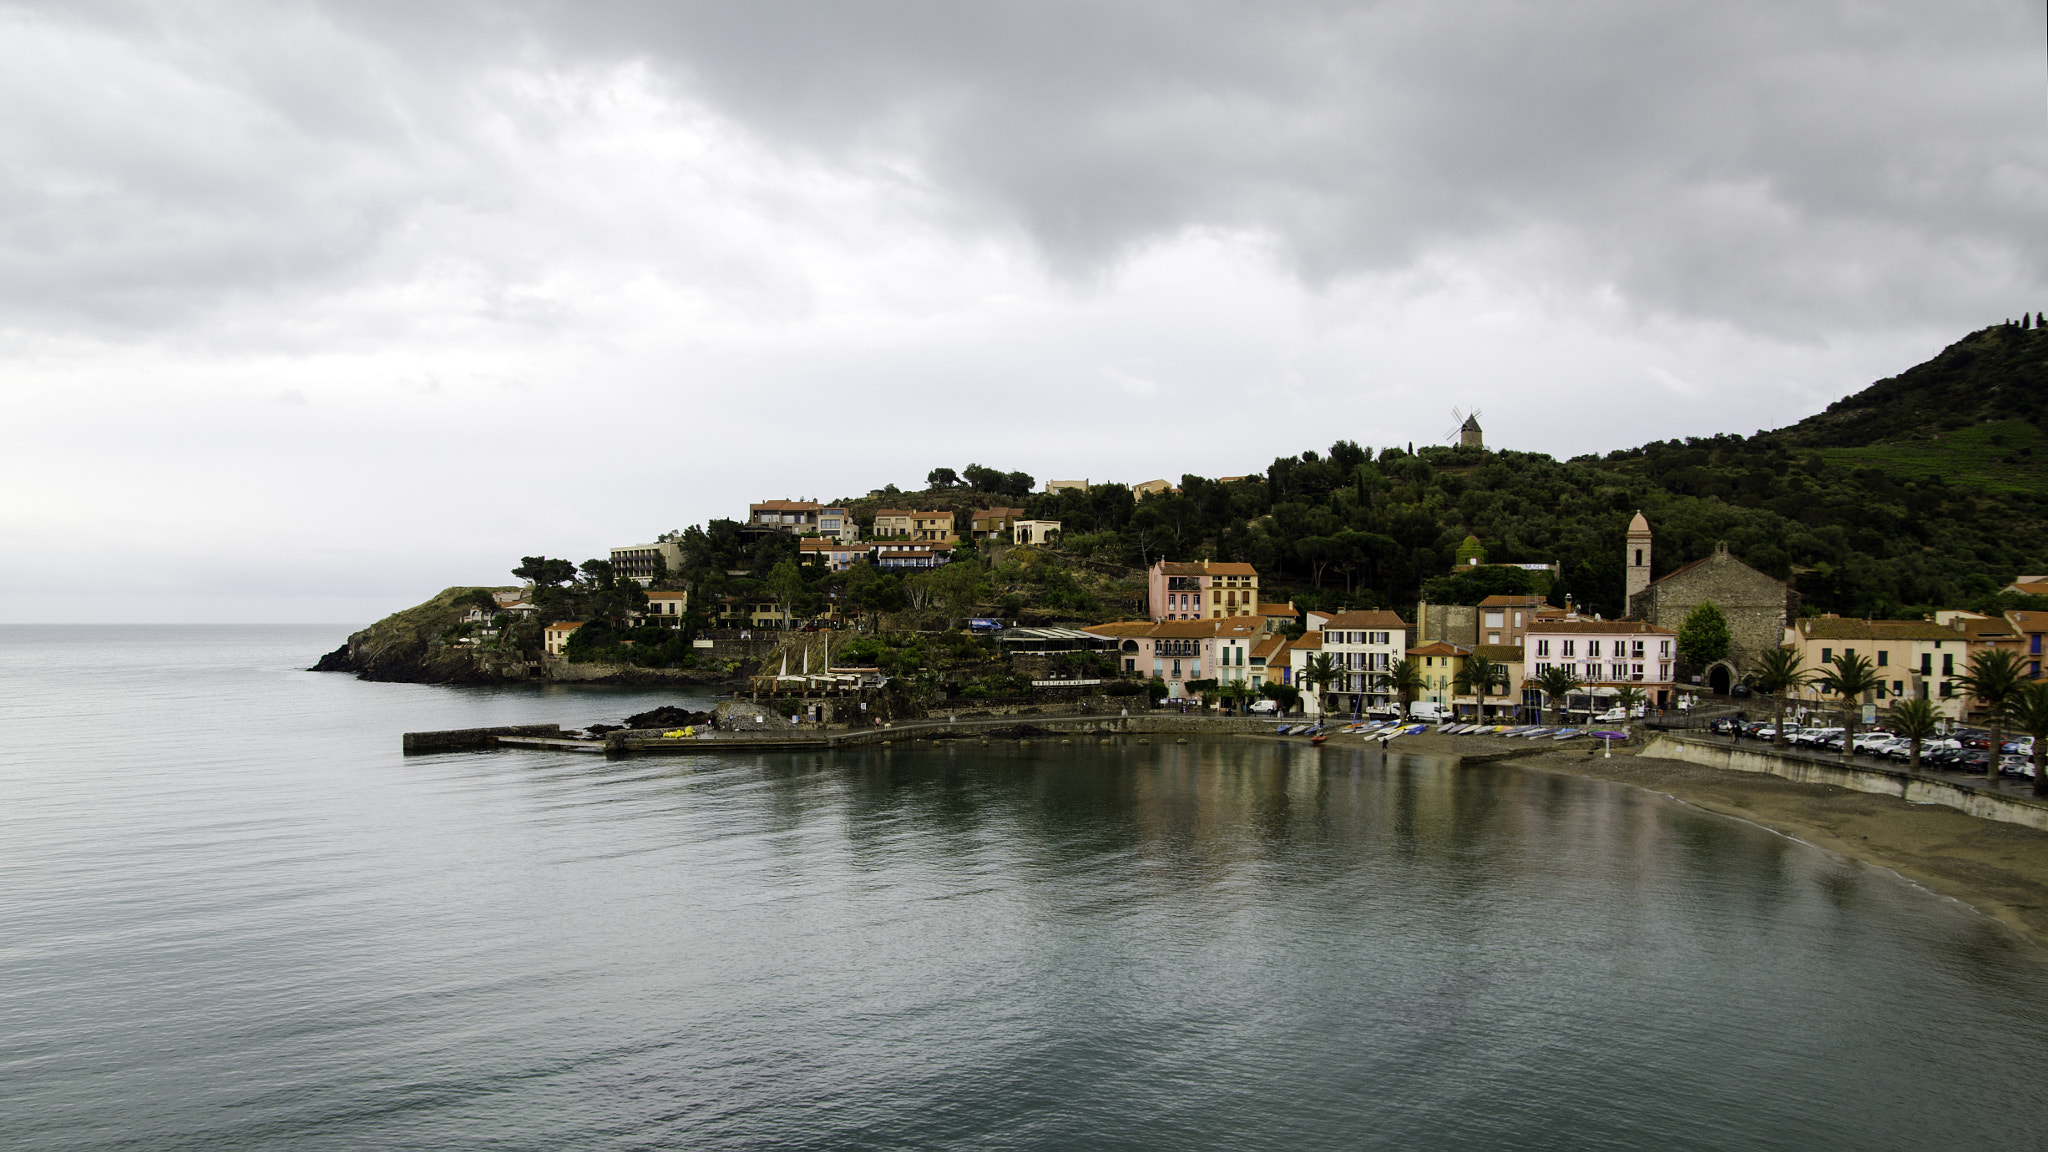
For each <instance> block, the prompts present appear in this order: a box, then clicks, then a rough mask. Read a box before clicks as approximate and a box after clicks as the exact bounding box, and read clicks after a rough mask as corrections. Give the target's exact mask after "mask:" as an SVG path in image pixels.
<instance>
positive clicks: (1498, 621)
mask: <svg viewBox="0 0 2048 1152" xmlns="http://www.w3.org/2000/svg"><path fill="white" fill-rule="evenodd" d="M1507 619H1508V616H1507V613H1505V612H1502V611H1499V610H1498V609H1496V610H1494V611H1492V612H1488V613H1487V614H1486V626H1487V627H1488V628H1498V627H1500V626H1501V625H1503V624H1505V623H1507Z"/></svg>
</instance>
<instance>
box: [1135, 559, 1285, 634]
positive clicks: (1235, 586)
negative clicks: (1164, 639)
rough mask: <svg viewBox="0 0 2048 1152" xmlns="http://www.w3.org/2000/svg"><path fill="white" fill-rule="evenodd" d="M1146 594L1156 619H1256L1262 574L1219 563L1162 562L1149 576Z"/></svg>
mask: <svg viewBox="0 0 2048 1152" xmlns="http://www.w3.org/2000/svg"><path fill="white" fill-rule="evenodd" d="M1145 593H1146V599H1147V603H1148V604H1149V605H1150V608H1151V615H1152V618H1153V619H1154V620H1203V619H1208V620H1217V619H1223V618H1225V617H1231V616H1246V617H1255V616H1257V615H1258V605H1259V571H1258V569H1256V568H1254V567H1252V566H1251V565H1249V564H1239V563H1225V562H1220V561H1216V560H1194V561H1186V562H1182V561H1172V560H1160V561H1158V562H1156V563H1154V564H1153V565H1152V567H1151V569H1150V570H1149V571H1148V572H1147V573H1146V576H1145Z"/></svg>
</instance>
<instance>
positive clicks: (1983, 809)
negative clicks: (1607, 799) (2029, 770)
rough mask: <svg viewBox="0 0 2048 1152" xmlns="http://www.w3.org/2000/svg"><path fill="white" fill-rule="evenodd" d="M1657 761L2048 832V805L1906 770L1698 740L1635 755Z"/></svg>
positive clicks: (1656, 745)
mask: <svg viewBox="0 0 2048 1152" xmlns="http://www.w3.org/2000/svg"><path fill="white" fill-rule="evenodd" d="M1637 755H1640V756H1648V757H1651V758H1653V759H1658V760H1683V761H1685V762H1686V763H1688V764H1699V765H1702V766H1704V767H1707V768H1720V769H1724V770H1726V771H1730V772H1761V773H1764V774H1766V775H1771V776H1781V777H1783V778H1785V779H1787V780H1797V781H1799V782H1800V783H1803V784H1833V785H1834V786H1836V787H1838V788H1847V789H1849V790H1851V791H1854V792H1872V793H1876V794H1878V795H1881V796H1897V797H1898V798H1900V799H1901V800H1905V801H1908V802H1910V803H1914V804H1942V805H1946V806H1947V807H1950V808H1955V809H1959V810H1961V811H1963V812H1966V813H1968V814H1969V815H1972V816H1978V817H1981V818H1983V819H1986V820H2000V821H2003V822H2005V823H2007V824H2024V825H2026V826H2027V827H2029V828H2039V829H2042V830H2044V831H2048V804H2043V803H2041V802H2040V801H2038V800H2034V799H2032V798H2028V797H2020V796H2006V795H2003V794H2001V793H1997V792H1987V791H1983V790H1980V789H1977V788H1973V787H1971V786H1969V785H1968V784H1964V783H1961V782H1958V781H1953V780H1943V779H1940V778H1938V777H1933V776H1924V775H1921V774H1919V773H1915V772H1912V771H1909V770H1907V769H1904V768H1877V767H1866V766H1864V765H1860V764H1844V763H1842V762H1841V761H1840V760H1839V759H1838V758H1836V757H1810V756H1806V755H1802V754H1800V753H1797V752H1786V751H1776V750H1769V749H1764V748H1739V747H1730V746H1728V745H1725V744H1721V743H1718V742H1712V741H1708V740H1703V739H1701V738H1699V737H1689V736H1678V735H1674V734H1671V733H1665V734H1662V735H1659V736H1658V737H1657V738H1656V739H1655V740H1653V741H1651V743H1650V745H1649V747H1647V748H1645V749H1643V750H1642V751H1641V752H1639V753H1637Z"/></svg>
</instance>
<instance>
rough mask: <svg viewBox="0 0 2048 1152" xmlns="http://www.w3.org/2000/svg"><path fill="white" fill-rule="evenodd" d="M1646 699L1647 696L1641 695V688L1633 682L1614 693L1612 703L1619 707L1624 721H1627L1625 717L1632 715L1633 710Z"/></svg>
mask: <svg viewBox="0 0 2048 1152" xmlns="http://www.w3.org/2000/svg"><path fill="white" fill-rule="evenodd" d="M1647 699H1649V697H1647V696H1644V695H1643V690H1642V689H1641V688H1638V687H1636V686H1635V685H1633V684H1629V685H1625V686H1623V687H1622V689H1621V690H1620V691H1618V692H1616V693H1615V694H1614V703H1615V704H1616V706H1618V707H1619V708H1620V709H1621V714H1622V716H1623V718H1624V719H1623V722H1624V723H1626V722H1627V720H1626V718H1627V717H1629V716H1631V715H1633V714H1634V713H1635V710H1636V709H1637V708H1639V707H1641V706H1642V703H1643V701H1644V700H1647Z"/></svg>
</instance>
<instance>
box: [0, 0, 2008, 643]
mask: <svg viewBox="0 0 2048 1152" xmlns="http://www.w3.org/2000/svg"><path fill="white" fill-rule="evenodd" d="M2041 9H2042V6H2041V4H2040V3H2038V2H2029V3H2021V2H2019V0H1948V2H1946V3H1942V4H1928V3H1925V2H1924V0H1916V2H1907V0H1857V2H1839V3H1827V2H1808V3H1798V4H1787V3H1784V2H1783V0H1771V2H1754V3H1752V2H1744V0H1724V2H1722V3H1718V4H1698V3H1690V4H1676V3H1653V2H1646V0H1553V2H1551V3H1545V4H1531V3H1527V2H1526V0H1522V2H1518V3H1506V2H1501V3H1493V2H1485V0H1471V2H1451V3H1446V2H1444V0H1395V2H1386V3H1372V2H1353V3H1333V4H1317V3H1286V2H1279V0H1261V2H1259V3H1249V2H1245V3H1205V2H1202V0H1176V2H1174V3H1163V2H1160V3H1148V2H1132V3H1121V4H1119V3H1106V2H1103V0H1090V2H1087V3H1062V2H1060V0H1032V2H1030V3H1016V4H1005V3H996V2H992V0H977V2H975V3H971V4H962V3H958V2H953V0H945V2H940V0H934V2H930V3H858V2H851V3H841V2H834V3H825V2H816V3H810V4H787V3H775V2H764V0H752V2H750V3H745V4H732V3H705V4H690V3H675V2H668V3H647V4H627V3H618V4H608V3H597V2H592V0H577V2H575V3H568V2H561V3H526V4H521V3H511V2H505V0H492V2H489V3H476V4H463V3H448V4H439V5H434V4H421V3H417V2H407V3H397V2H394V3H388V4H376V3H351V4H336V5H327V4H321V3H312V2H301V3H264V4H253V3H252V4H248V5H237V4H234V3H227V2H219V0H215V2H208V3H194V4H183V3H176V2H166V3H118V2H108V3H87V2H80V0H67V2H66V3H63V4H49V5H37V4H5V3H0V420H4V425H0V427H4V429H5V435H6V444H7V448H6V451H5V452H4V453H0V555H4V557H5V558H6V560H7V563H6V564H5V566H4V572H0V620H14V621H77V620H123V621H147V620H162V621H183V620H192V621H211V620H251V621H258V620H307V621H334V622H337V623H343V624H362V623H366V622H368V621H369V620H371V619H373V618H375V617H377V616H379V615H382V614H383V613H385V612H387V611H389V610H392V609H394V608H398V607H403V606H406V605H410V604H412V603H415V602H417V601H419V600H421V599H423V598H424V597H425V596H427V595H429V594H431V593H433V592H434V591H437V590H438V589H440V588H442V587H445V586H447V585H451V584H468V583H495V582H500V581H509V576H508V575H507V572H506V570H507V569H508V568H510V567H511V566H512V565H513V564H515V563H516V562H517V558H518V557H519V556H521V555H525V554H532V553H544V554H548V555H556V556H567V557H570V558H572V559H577V560H580V559H583V558H585V557H588V556H597V555H603V554H604V552H605V550H606V549H607V548H608V547H609V546H611V545H613V544H622V543H631V542H637V541H641V540H645V539H649V538H651V537H653V536H654V535H655V534H656V533H658V532H660V531H663V530H665V529H670V528H678V527H682V526H684V525H686V524H690V523H696V522H700V521H702V520H705V519H707V518H710V517H717V516H734V517H737V516H740V515H743V514H744V512H745V506H746V504H747V503H748V501H750V500H758V499H767V498H776V497H785V496H786V497H799V498H801V497H819V498H824V499H831V498H833V497H835V496H844V495H855V494H859V493H864V492H866V491H867V490H868V489H870V488H874V487H878V486H880V485H883V484H886V483H895V484H898V485H901V486H904V487H911V486H915V485H918V484H920V483H921V481H922V478H923V476H924V474H925V473H926V472H927V471H928V470H929V469H931V468H932V467H934V466H938V465H947V466H951V467H955V468H958V467H961V466H963V465H965V464H967V463H969V462H978V463H982V464H985V465H990V466H993V467H997V468H1001V469H1004V470H1006V471H1009V470H1019V469H1021V470H1023V471H1027V472H1030V473H1031V474H1033V475H1034V476H1036V477H1038V478H1039V479H1040V480H1041V481H1043V480H1045V479H1047V478H1049V477H1060V478H1067V477H1075V478H1079V477H1088V478H1092V479H1097V480H1102V479H1110V480H1120V481H1125V482H1133V481H1139V480H1146V479H1150V478H1153V477H1155V476H1156V477H1167V478H1178V477H1179V476H1180V475H1181V474H1182V473H1184V472H1195V473H1199V474H1204V475H1219V474H1232V473H1242V472H1252V471H1258V470H1261V469H1263V468H1264V467H1265V465H1266V464H1267V463H1268V462H1270V461H1271V460H1272V458H1273V457H1274V456H1276V455H1280V454H1291V453H1294V452H1298V451H1300V450H1301V449H1304V448H1317V449H1321V448H1324V447H1326V446H1327V445H1328V444H1329V443H1330V442H1331V441H1333V440H1336V439H1339V438H1347V439H1355V440H1357V441H1359V442H1361V443H1364V444H1367V445H1371V446H1382V445H1387V444H1407V443H1409V442H1416V443H1422V442H1428V441H1433V440H1436V439H1439V438H1440V437H1441V436H1442V435H1443V434H1444V433H1445V432H1446V430H1447V429H1448V428H1449V427H1450V425H1451V423H1452V420H1451V408H1452V406H1453V405H1458V406H1461V407H1463V408H1465V409H1467V410H1470V409H1472V408H1475V407H1476V408H1479V409H1481V410H1482V411H1483V416H1482V421H1483V423H1484V424H1485V427H1486V432H1487V439H1488V442H1489V443H1490V444H1492V445H1495V446H1500V447H1511V448H1518V449H1526V450H1532V451H1541V452H1549V453H1552V454H1554V455H1558V456H1569V455H1574V454H1579V453H1584V452H1592V451H1606V450H1610V449H1614V448H1622V447H1629V446H1632V445H1636V444H1640V443H1642V442H1644V441H1647V440H1653V439H1664V438H1669V437H1676V436H1684V435H1699V434H1710V433H1716V432H1728V431H1733V432H1742V433H1748V432H1752V431H1755V430H1757V429H1759V428H1770V427H1776V426H1779V425H1782V424H1786V423H1789V422H1792V421H1794V420H1797V419H1799V418H1801V417H1803V416H1806V415H1808V414H1810V413H1812V412H1814V411H1817V410H1818V409H1820V408H1821V407H1823V406H1824V405H1825V404H1827V403H1828V402H1829V401H1831V400H1833V399H1835V398H1837V397H1839V396H1842V395H1845V394H1847V393H1849V392H1853V391H1855V390H1857V389H1859V388H1861V387H1863V386H1865V385H1867V384H1868V383H1870V382H1871V381H1872V380H1874V379H1877V378H1879V377H1882V376H1886V375H1890V374H1893V373H1895V372H1897V371H1899V370H1901V369H1904V368H1906V367H1908V366H1910V365H1912V364H1914V363H1917V362H1919V361H1920V360H1923V359H1925V358H1926V357H1927V356H1928V355H1930V354H1932V353H1933V352H1935V351H1937V350H1938V349H1939V348H1941V347H1942V346H1943V345H1945V344H1947V343H1949V342H1950V341H1952V340H1954V339H1955V338H1957V337H1958V336H1960V335H1961V334H1962V333H1964V332H1965V331H1967V330H1969V329H1972V328H1975V327H1978V326H1981V325H1983V324H1986V323H1990V322H1993V321H1997V320H2002V319H2004V318H2006V317H2008V316H2013V315H2016V314H2017V313H2018V312H2019V311H2020V310H2021V309H2022V308H2043V309H2048V292H2043V291H2042V290H2041V289H2042V286H2043V284H2042V281H2043V274H2044V266H2048V260H2044V252H2043V243H2044V238H2048V229H2044V227H2043V224H2044V222H2048V221H2044V211H2043V206H2044V205H2048V195H2044V193H2048V164H2044V157H2048V64H2044V49H2043V36H2044V33H2043V28H2042V20H2043V13H2042V10H2041ZM423 10H424V11H423Z"/></svg>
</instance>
